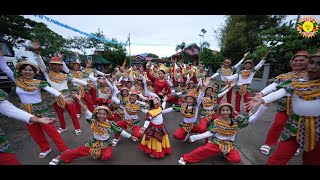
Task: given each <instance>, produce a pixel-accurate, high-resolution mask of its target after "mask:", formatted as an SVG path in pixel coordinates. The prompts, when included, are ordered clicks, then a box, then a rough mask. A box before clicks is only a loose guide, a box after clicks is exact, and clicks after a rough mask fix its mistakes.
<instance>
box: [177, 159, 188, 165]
mask: <svg viewBox="0 0 320 180" xmlns="http://www.w3.org/2000/svg"><path fill="white" fill-rule="evenodd" d="M178 163H179V165H186V164H187V162H186V161H185V160H184V159H183V157H181V158H180V159H179V161H178Z"/></svg>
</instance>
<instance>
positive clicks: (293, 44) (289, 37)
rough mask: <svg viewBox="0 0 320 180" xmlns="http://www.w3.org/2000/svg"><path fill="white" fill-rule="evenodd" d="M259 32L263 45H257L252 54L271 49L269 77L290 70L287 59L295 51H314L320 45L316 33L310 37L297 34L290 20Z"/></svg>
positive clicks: (288, 59)
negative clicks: (271, 66)
mask: <svg viewBox="0 0 320 180" xmlns="http://www.w3.org/2000/svg"><path fill="white" fill-rule="evenodd" d="M259 34H260V38H261V40H262V41H263V42H264V44H265V46H259V47H258V48H257V49H256V51H255V52H254V54H259V52H262V51H264V49H266V48H267V49H268V50H270V51H271V52H270V54H269V56H268V58H267V59H268V62H271V63H272V65H273V67H275V68H271V76H270V77H275V76H277V75H279V74H281V73H285V72H289V71H291V67H290V64H289V61H290V59H291V58H292V57H293V55H294V54H295V53H296V52H298V51H300V50H308V51H309V53H314V52H316V50H317V49H319V47H320V37H319V36H318V35H316V36H315V37H313V38H310V39H308V38H304V37H302V36H301V35H299V33H298V31H297V28H296V27H295V25H294V24H293V23H292V22H289V23H286V24H283V25H281V26H276V27H272V28H269V29H267V30H265V31H262V32H260V33H259ZM260 54H261V53H260ZM260 57H262V56H260Z"/></svg>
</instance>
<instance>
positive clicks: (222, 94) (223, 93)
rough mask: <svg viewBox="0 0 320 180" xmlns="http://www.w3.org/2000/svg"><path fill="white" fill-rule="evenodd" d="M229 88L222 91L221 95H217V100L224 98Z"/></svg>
mask: <svg viewBox="0 0 320 180" xmlns="http://www.w3.org/2000/svg"><path fill="white" fill-rule="evenodd" d="M229 90H230V89H229V88H228V89H226V90H224V91H223V92H222V93H220V94H218V98H221V97H222V96H224V95H225V94H227V92H229Z"/></svg>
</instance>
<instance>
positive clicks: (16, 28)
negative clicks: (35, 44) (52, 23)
mask: <svg viewBox="0 0 320 180" xmlns="http://www.w3.org/2000/svg"><path fill="white" fill-rule="evenodd" d="M0 24H1V26H0V35H1V36H6V37H5V38H6V39H7V40H8V41H9V42H10V43H11V45H13V46H16V47H17V48H18V46H17V45H18V44H19V43H24V42H25V41H26V40H30V41H32V40H34V39H38V40H39V41H40V43H41V55H43V56H44V57H48V56H49V55H50V54H53V53H54V52H56V51H59V50H60V49H61V47H63V46H64V44H65V42H66V40H65V39H64V38H63V37H62V36H60V35H58V34H57V33H55V32H53V31H52V30H50V29H49V28H48V27H47V25H45V24H44V23H38V22H35V21H32V20H30V19H28V18H24V17H23V16H19V15H1V16H0ZM26 48H27V50H29V51H32V48H31V47H26Z"/></svg>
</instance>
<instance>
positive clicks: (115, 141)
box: [112, 139, 119, 147]
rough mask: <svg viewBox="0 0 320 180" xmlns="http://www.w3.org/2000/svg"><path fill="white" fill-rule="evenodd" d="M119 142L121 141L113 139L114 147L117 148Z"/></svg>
mask: <svg viewBox="0 0 320 180" xmlns="http://www.w3.org/2000/svg"><path fill="white" fill-rule="evenodd" d="M118 142H119V139H112V146H113V147H114V146H116V145H117V144H118Z"/></svg>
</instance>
